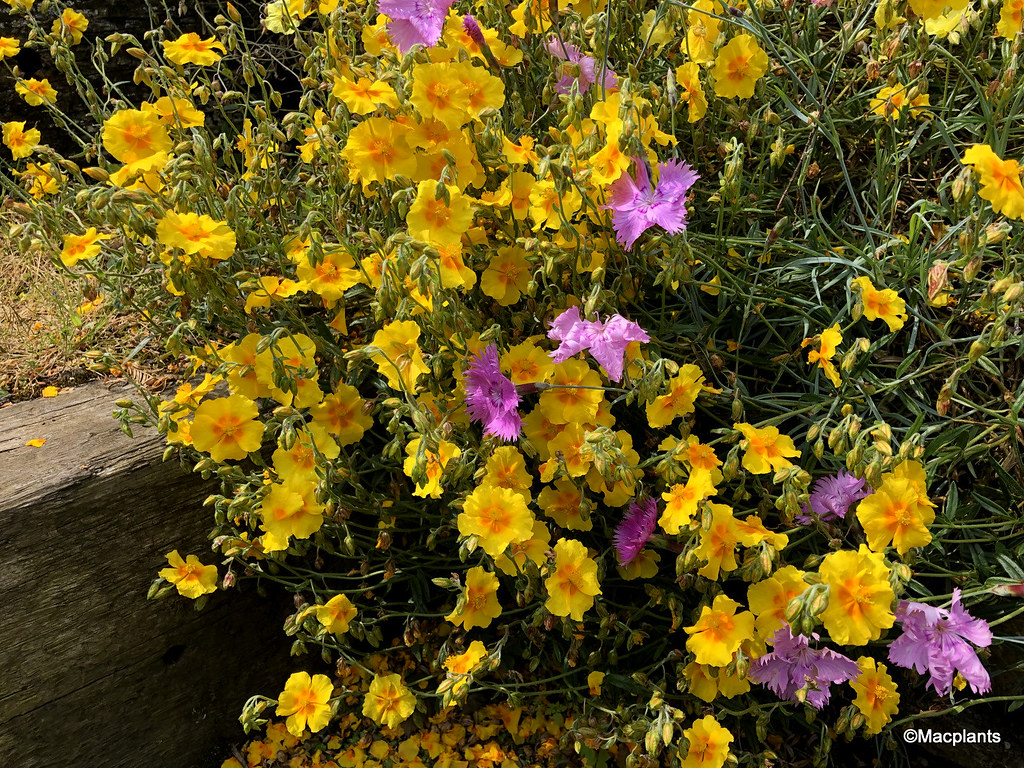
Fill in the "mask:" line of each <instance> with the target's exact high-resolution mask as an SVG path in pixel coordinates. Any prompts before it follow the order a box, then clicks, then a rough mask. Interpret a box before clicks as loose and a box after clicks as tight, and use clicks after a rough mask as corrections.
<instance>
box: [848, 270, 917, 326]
mask: <svg viewBox="0 0 1024 768" xmlns="http://www.w3.org/2000/svg"><path fill="white" fill-rule="evenodd" d="M853 289H854V290H855V291H859V292H860V300H861V303H862V304H863V305H864V317H866V318H867V319H868V320H883V321H884V322H885V324H886V325H888V326H889V330H890V331H898V330H899V329H900V328H902V327H903V324H904V323H905V322H906V321H907V317H908V315H907V312H906V309H907V305H906V303H905V302H904V301H903V299H901V298H900V297H899V295H897V293H896V291H894V290H892V289H891V288H886V289H884V290H881V291H880V290H878V289H877V288H875V286H874V285H873V284H872V282H871V278H870V277H867V276H865V275H862V276H860V277H858V278H856V279H854V281H853Z"/></svg>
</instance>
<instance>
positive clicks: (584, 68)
mask: <svg viewBox="0 0 1024 768" xmlns="http://www.w3.org/2000/svg"><path fill="white" fill-rule="evenodd" d="M545 45H546V47H547V49H548V53H550V54H551V55H552V56H554V57H555V58H558V59H562V61H568V62H569V63H571V64H575V65H577V66H578V67H579V70H580V74H579V76H578V77H573V76H572V75H570V74H568V73H563V74H562V77H561V79H560V80H559V81H558V83H557V84H556V85H555V90H556V91H558V93H569V92H570V91H572V84H573V82H576V83H577V84H578V86H579V91H580V93H586V92H587V91H588V90H590V86H592V85H593V84H594V83H595V82H597V70H598V64H597V59H595V58H594V57H593V56H584V55H583V54H582V53H581V52H580V49H579V48H577V47H576V46H575V45H573V44H572V43H564V42H562V41H561V40H559V39H558V38H557V37H551V38H548V41H547V43H546V44H545ZM602 82H603V84H604V87H605V88H614V87H615V86H616V85H617V84H618V77H617V76H616V74H615V73H614V72H612V71H611V70H610V69H608V68H607V67H605V70H604V80H603V81H602Z"/></svg>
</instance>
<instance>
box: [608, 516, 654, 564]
mask: <svg viewBox="0 0 1024 768" xmlns="http://www.w3.org/2000/svg"><path fill="white" fill-rule="evenodd" d="M657 517H658V502H657V501H655V500H654V499H644V500H643V501H641V502H640V503H639V504H638V503H637V502H635V501H631V502H630V503H629V511H628V512H627V513H626V516H625V517H624V518H623V519H622V522H621V523H619V527H618V528H616V529H615V535H614V536H612V543H613V544H615V554H616V557H617V558H618V561H619V565H621V566H623V567H625V566H627V565H629V564H630V563H632V562H633V561H634V560H636V558H637V555H639V554H640V550H642V549H643V548H644V544H646V543H647V540H648V539H650V538H651V534H652V533H654V525H655V522H656V519H657Z"/></svg>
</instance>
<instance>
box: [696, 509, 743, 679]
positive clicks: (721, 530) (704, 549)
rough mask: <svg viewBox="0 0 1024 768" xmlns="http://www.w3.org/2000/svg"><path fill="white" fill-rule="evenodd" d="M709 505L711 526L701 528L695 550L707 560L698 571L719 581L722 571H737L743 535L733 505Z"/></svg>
mask: <svg viewBox="0 0 1024 768" xmlns="http://www.w3.org/2000/svg"><path fill="white" fill-rule="evenodd" d="M708 507H709V508H710V509H711V527H710V528H709V529H708V530H706V531H705V530H704V529H703V528H702V529H701V530H700V546H698V547H697V548H696V549H695V550H694V552H695V553H696V554H697V555H698V556H699V557H700V558H701V559H702V560H707V563H706V564H705V565H703V566H702V567H701V568H700V569H699V570H698V571H697V573H699V574H700V575H701V576H705V577H706V578H709V579H712V580H714V581H717V580H718V577H719V574H720V572H721V571H735V570H736V568H737V567H738V565H737V563H736V546H737V545H738V544H739V543H740V540H741V538H743V536H742V532H741V531H740V529H739V524H738V522H737V520H736V518H735V517H734V516H733V510H732V507H730V506H729V505H728V504H715V503H713V502H709V503H708ZM702 663H703V662H702Z"/></svg>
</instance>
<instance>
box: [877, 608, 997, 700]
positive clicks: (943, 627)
mask: <svg viewBox="0 0 1024 768" xmlns="http://www.w3.org/2000/svg"><path fill="white" fill-rule="evenodd" d="M896 621H898V622H900V624H901V625H902V627H903V634H902V635H900V636H899V637H898V638H896V640H894V641H893V643H892V645H890V646H889V661H891V662H892V663H893V664H897V665H899V666H901V667H906V668H907V669H916V670H917V671H918V672H919V673H921V674H923V673H925V672H927V673H928V676H929V677H928V686H929V687H931V688H933V689H935V692H936V693H938V694H939V695H940V696H945V695H946V694H947V693H949V691H950V689H952V687H953V676H954V674H955V673H957V672H959V673H960V675H962V676H963V678H964V679H965V680H966V681H967V682H968V683H970V686H971V690H973V691H974V692H975V693H986V692H987V691H988V690H989V689H990V688H991V687H992V681H991V679H990V678H989V675H988V672H987V671H985V667H983V666H982V664H981V660H980V659H979V658H978V653H977V651H975V650H974V648H972V647H971V645H970V644H969V643H968V641H970V642H971V643H973V644H974V645H976V646H978V647H980V648H984V647H985V646H988V645H990V644H991V643H992V630H991V629H989V626H988V623H987V622H986V621H985V620H984V619H976V618H974V617H973V616H971V615H970V614H969V613H967V611H966V610H965V609H964V608H963V606H961V605H960V590H959V589H954V590H953V599H952V602H951V604H950V606H949V609H948V610H947V609H945V608H936V607H934V606H930V605H924V604H923V603H913V602H909V601H907V600H901V601H900V604H899V605H898V606H896Z"/></svg>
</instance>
